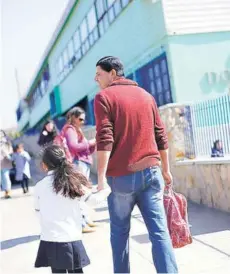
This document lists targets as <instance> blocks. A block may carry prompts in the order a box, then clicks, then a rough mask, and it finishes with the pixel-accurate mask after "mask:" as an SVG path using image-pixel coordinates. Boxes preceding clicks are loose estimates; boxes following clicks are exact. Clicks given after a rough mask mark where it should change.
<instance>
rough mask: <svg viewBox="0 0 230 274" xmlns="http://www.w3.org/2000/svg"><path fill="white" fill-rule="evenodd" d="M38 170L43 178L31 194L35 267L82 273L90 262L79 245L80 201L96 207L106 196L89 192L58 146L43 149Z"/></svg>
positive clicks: (85, 181) (53, 270) (82, 247)
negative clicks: (36, 234)
mask: <svg viewBox="0 0 230 274" xmlns="http://www.w3.org/2000/svg"><path fill="white" fill-rule="evenodd" d="M42 168H43V170H44V171H45V172H46V173H47V176H46V177H45V178H44V179H42V180H41V181H40V182H38V183H37V184H36V186H35V191H34V195H35V210H36V211H37V212H39V215H40V216H39V217H40V218H39V219H40V224H41V237H40V239H41V241H40V245H39V249H38V254H37V258H36V262H35V267H51V269H52V273H83V268H84V267H85V266H87V265H88V264H89V263H90V261H89V258H88V256H87V254H86V250H85V248H84V245H83V243H82V220H81V219H82V218H81V209H80V200H84V201H86V200H87V202H89V203H90V204H91V205H92V206H94V205H95V206H96V205H97V203H98V202H99V203H100V202H102V201H104V200H105V199H106V197H107V196H108V194H109V193H108V192H103V191H101V192H98V193H96V194H92V193H90V183H89V180H88V179H87V178H86V177H85V176H84V175H83V174H82V173H81V172H79V171H77V170H76V168H75V167H74V166H73V165H72V164H71V163H70V162H69V161H68V160H67V159H66V155H65V151H64V150H63V149H62V148H61V147H60V146H57V145H51V146H48V147H46V148H45V150H44V152H43V156H42Z"/></svg>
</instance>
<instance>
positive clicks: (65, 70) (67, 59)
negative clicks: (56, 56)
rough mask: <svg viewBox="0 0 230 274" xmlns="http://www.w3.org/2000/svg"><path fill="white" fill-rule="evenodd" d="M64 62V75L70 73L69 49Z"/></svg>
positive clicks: (64, 56)
mask: <svg viewBox="0 0 230 274" xmlns="http://www.w3.org/2000/svg"><path fill="white" fill-rule="evenodd" d="M63 62H64V75H66V74H67V73H68V72H69V64H68V63H69V56H68V50H67V48H66V49H65V50H64V52H63Z"/></svg>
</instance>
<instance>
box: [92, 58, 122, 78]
mask: <svg viewBox="0 0 230 274" xmlns="http://www.w3.org/2000/svg"><path fill="white" fill-rule="evenodd" d="M97 66H100V67H101V68H102V69H103V70H104V71H107V72H110V71H111V70H112V69H114V70H115V71H116V73H117V76H119V77H122V76H124V66H123V64H122V62H121V60H120V59H119V58H117V57H114V56H105V57H103V58H101V59H100V60H99V61H98V62H97V64H96V67H97Z"/></svg>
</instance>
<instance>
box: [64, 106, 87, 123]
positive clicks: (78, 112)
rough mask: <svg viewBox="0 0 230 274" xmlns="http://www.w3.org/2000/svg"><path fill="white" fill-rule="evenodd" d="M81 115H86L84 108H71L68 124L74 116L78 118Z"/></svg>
mask: <svg viewBox="0 0 230 274" xmlns="http://www.w3.org/2000/svg"><path fill="white" fill-rule="evenodd" d="M81 114H85V111H84V109H83V108H81V107H73V108H71V110H70V111H68V112H67V114H66V119H67V121H68V122H70V121H71V117H73V116H74V117H76V118H78V117H79V116H80V115H81Z"/></svg>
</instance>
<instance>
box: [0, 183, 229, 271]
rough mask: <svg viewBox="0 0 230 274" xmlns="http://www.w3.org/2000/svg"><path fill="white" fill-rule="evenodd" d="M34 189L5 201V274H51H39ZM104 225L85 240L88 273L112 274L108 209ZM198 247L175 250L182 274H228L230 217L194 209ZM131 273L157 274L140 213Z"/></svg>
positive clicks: (98, 215) (99, 216)
mask: <svg viewBox="0 0 230 274" xmlns="http://www.w3.org/2000/svg"><path fill="white" fill-rule="evenodd" d="M32 192H33V189H31V193H30V194H27V195H23V194H22V193H21V189H19V188H18V189H15V190H13V198H12V199H10V200H3V199H1V202H0V204H1V212H2V219H1V249H2V252H1V273H4V274H10V273H18V274H22V273H43V274H45V273H50V269H48V268H41V269H34V268H33V264H34V260H35V257H36V252H37V248H38V243H39V229H40V228H39V223H38V219H37V216H36V214H35V212H34V209H33V197H32ZM95 219H96V220H97V221H98V222H99V223H100V226H99V227H98V228H97V229H96V232H94V233H91V234H85V235H84V239H83V241H84V244H85V246H86V249H87V252H88V255H89V257H90V259H91V265H90V266H88V267H86V268H85V269H84V271H85V273H93V274H95V273H100V274H101V273H106V274H109V273H113V272H112V257H111V249H110V240H109V216H108V211H107V204H106V203H104V204H102V205H101V206H100V207H98V208H97V209H96V210H95ZM189 219H190V223H191V225H192V233H193V239H194V242H193V244H191V245H189V246H187V247H184V248H181V249H178V250H176V251H175V252H176V257H177V261H178V265H179V270H180V273H186V274H188V273H209V274H210V273H218V274H221V273H228V272H229V270H230V215H229V214H225V213H222V212H219V211H216V210H213V209H209V208H205V207H202V206H199V205H195V204H189ZM130 236H131V237H130V260H131V273H138V274H139V273H156V272H155V269H154V266H153V264H152V258H151V245H150V243H149V240H148V235H147V231H146V228H145V225H144V223H143V220H142V218H141V216H140V213H139V211H138V210H137V208H135V210H134V212H133V216H132V229H131V235H130Z"/></svg>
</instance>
